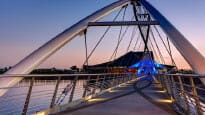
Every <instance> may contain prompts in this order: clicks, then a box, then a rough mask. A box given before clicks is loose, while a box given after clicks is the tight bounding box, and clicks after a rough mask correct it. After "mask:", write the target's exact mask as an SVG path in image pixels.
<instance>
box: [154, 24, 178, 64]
mask: <svg viewBox="0 0 205 115" xmlns="http://www.w3.org/2000/svg"><path fill="white" fill-rule="evenodd" d="M154 29H155V30H156V32H157V33H158V35H159V38H160V39H161V41H162V43H163V45H164V47H165V48H166V51H167V53H168V54H169V56H170V58H171V61H172V63H174V65H175V66H176V63H175V61H174V59H173V58H172V54H171V52H170V51H169V49H168V48H167V46H166V44H165V42H164V40H163V38H162V36H161V34H160V33H159V31H158V29H157V27H156V26H154ZM169 47H170V46H169Z"/></svg>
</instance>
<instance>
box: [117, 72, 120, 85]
mask: <svg viewBox="0 0 205 115" xmlns="http://www.w3.org/2000/svg"><path fill="white" fill-rule="evenodd" d="M119 78H120V76H119V74H117V85H119V84H120V79H119Z"/></svg>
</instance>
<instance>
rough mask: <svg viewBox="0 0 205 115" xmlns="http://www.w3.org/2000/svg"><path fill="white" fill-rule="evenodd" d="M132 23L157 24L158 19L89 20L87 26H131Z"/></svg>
mask: <svg viewBox="0 0 205 115" xmlns="http://www.w3.org/2000/svg"><path fill="white" fill-rule="evenodd" d="M133 25H142V26H147V25H159V23H158V21H115V22H89V23H88V26H133Z"/></svg>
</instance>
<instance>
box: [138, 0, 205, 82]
mask: <svg viewBox="0 0 205 115" xmlns="http://www.w3.org/2000/svg"><path fill="white" fill-rule="evenodd" d="M141 3H142V5H143V6H144V7H145V8H146V9H147V10H148V11H149V13H150V14H151V15H152V16H153V17H154V18H155V19H156V20H157V21H158V22H159V24H160V26H161V28H162V29H163V31H164V32H165V33H166V35H167V36H168V37H169V39H170V40H171V41H172V43H173V44H174V46H175V47H176V48H177V50H178V51H179V52H180V54H181V55H182V56H183V57H184V59H185V60H186V61H187V62H188V64H189V65H190V66H191V68H192V69H193V70H194V71H195V72H196V73H198V74H205V58H204V57H203V56H202V55H201V54H200V52H199V51H198V50H197V49H196V48H195V47H194V46H193V45H192V44H191V43H190V42H189V41H188V40H187V39H186V38H185V37H184V36H183V35H182V34H181V33H180V32H179V31H178V30H177V29H176V28H175V27H174V26H173V25H172V24H171V23H170V22H169V21H168V20H167V19H166V18H165V17H164V16H163V15H162V14H161V13H160V12H159V11H158V10H157V9H155V8H154V7H153V6H152V5H151V4H150V3H149V2H147V1H146V0H141ZM202 81H203V83H205V79H204V78H203V79H202Z"/></svg>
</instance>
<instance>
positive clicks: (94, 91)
mask: <svg viewBox="0 0 205 115" xmlns="http://www.w3.org/2000/svg"><path fill="white" fill-rule="evenodd" d="M99 78H100V76H99V75H98V76H97V78H96V81H95V87H94V89H93V93H92V94H95V93H96V89H97V87H98V86H97V85H98V81H99Z"/></svg>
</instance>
